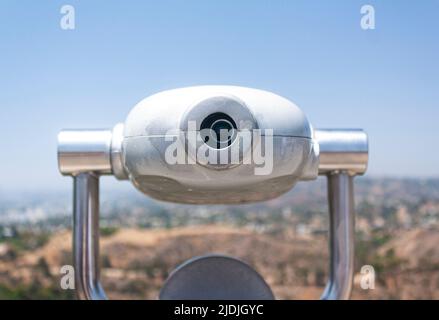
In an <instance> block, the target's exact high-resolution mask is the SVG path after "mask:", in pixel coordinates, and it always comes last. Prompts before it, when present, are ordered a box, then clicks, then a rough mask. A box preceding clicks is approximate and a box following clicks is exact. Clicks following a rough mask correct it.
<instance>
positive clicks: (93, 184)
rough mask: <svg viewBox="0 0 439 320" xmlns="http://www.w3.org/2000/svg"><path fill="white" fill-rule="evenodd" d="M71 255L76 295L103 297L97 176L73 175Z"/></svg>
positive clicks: (92, 297) (90, 297)
mask: <svg viewBox="0 0 439 320" xmlns="http://www.w3.org/2000/svg"><path fill="white" fill-rule="evenodd" d="M73 179H74V196H73V197H74V200H73V201H74V202H73V212H74V218H73V219H74V221H73V258H74V264H75V286H76V292H77V294H78V297H79V298H80V299H92V300H103V299H107V297H106V295H105V292H104V290H103V288H102V286H101V283H100V281H99V273H100V272H99V270H100V268H99V176H98V175H97V174H94V173H80V174H78V175H76V176H74V178H73Z"/></svg>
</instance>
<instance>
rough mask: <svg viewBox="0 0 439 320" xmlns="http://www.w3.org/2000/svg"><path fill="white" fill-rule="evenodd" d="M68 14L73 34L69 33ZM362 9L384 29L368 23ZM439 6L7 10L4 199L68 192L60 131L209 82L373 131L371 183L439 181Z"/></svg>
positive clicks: (2, 71)
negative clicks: (11, 193) (268, 94)
mask: <svg viewBox="0 0 439 320" xmlns="http://www.w3.org/2000/svg"><path fill="white" fill-rule="evenodd" d="M65 4H69V5H72V6H73V7H74V8H75V16H76V28H75V30H62V29H61V28H60V19H61V18H62V14H61V13H60V9H61V7H62V6H63V5H65ZM365 4H371V5H373V6H374V8H375V10H376V29H375V30H368V31H366V30H362V29H361V27H360V20H361V13H360V9H361V7H362V6H363V5H365ZM438 9H439V2H437V1H433V0H432V1H422V2H418V3H416V2H413V1H399V2H398V4H397V5H396V4H395V3H390V2H384V1H367V2H365V1H337V2H328V1H294V2H293V1H240V2H236V1H185V2H183V1H165V2H145V1H130V2H125V3H115V2H112V3H110V2H108V1H93V2H86V1H51V2H35V1H9V0H7V1H2V2H1V4H0V52H1V53H0V57H1V59H0V86H1V88H2V90H1V91H0V118H1V119H2V120H3V123H2V125H3V135H2V137H1V138H0V142H1V146H2V155H3V156H2V160H1V164H2V165H1V166H0V176H1V179H0V192H3V191H8V190H62V189H67V188H68V187H70V183H71V180H70V179H67V178H63V177H62V176H61V175H60V174H59V173H58V168H57V159H56V137H57V133H58V131H59V130H61V129H63V128H111V127H112V126H113V125H115V124H116V123H118V122H123V121H124V119H125V117H126V116H127V114H128V112H129V111H130V110H131V108H132V107H133V106H134V105H135V104H136V103H137V102H139V101H140V100H142V99H143V98H146V97H147V96H149V95H151V94H154V93H156V92H159V91H162V90H166V89H172V88H177V87H185V86H192V85H203V84H230V85H240V86H247V87H254V88H259V89H264V90H268V91H272V92H274V93H277V94H280V95H282V96H285V97H286V98H289V99H290V100H292V101H293V102H295V103H296V104H297V105H298V106H299V107H300V108H302V110H303V111H304V112H305V113H306V115H307V116H308V118H309V120H310V121H311V123H312V124H313V126H314V127H316V128H349V127H353V128H363V129H365V130H366V131H367V132H368V134H369V137H370V162H369V163H370V166H369V170H368V175H369V176H397V177H438V176H439V175H438V169H437V163H439V150H437V149H436V148H435V147H436V146H437V145H438V142H437V137H438V136H439V126H438V123H437V122H438V119H439V108H438V102H437V101H439V62H438V59H437V57H438V56H439V42H438V40H437V39H438V33H439V20H438V19H437V12H438ZM108 180H109V181H114V179H112V178H111V179H108ZM107 182H108V181H106V183H107ZM109 184H110V185H111V182H110V183H109ZM113 185H116V184H115V183H113Z"/></svg>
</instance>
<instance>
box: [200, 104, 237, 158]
mask: <svg viewBox="0 0 439 320" xmlns="http://www.w3.org/2000/svg"><path fill="white" fill-rule="evenodd" d="M200 131H201V138H202V139H203V141H204V142H205V143H206V144H207V145H209V146H210V147H211V148H215V149H223V148H226V147H228V146H230V145H231V144H232V142H233V141H234V140H235V138H236V123H235V121H234V120H233V119H232V118H231V117H230V116H228V115H227V114H225V113H222V112H215V113H212V114H211V115H209V116H207V117H206V118H205V119H204V120H203V121H202V122H201V126H200Z"/></svg>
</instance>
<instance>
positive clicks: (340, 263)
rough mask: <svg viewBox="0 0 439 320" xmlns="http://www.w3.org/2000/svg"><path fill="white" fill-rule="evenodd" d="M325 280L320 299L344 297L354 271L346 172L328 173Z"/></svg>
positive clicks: (350, 192) (352, 225)
mask: <svg viewBox="0 0 439 320" xmlns="http://www.w3.org/2000/svg"><path fill="white" fill-rule="evenodd" d="M327 177H328V203H329V219H330V226H329V252H330V265H329V279H328V283H327V285H326V288H325V291H324V292H323V295H322V297H321V299H323V300H346V299H349V297H350V294H351V290H352V280H353V274H354V241H355V213H354V192H353V190H354V186H353V177H352V176H350V175H349V174H348V173H347V172H335V173H330V174H328V176H327Z"/></svg>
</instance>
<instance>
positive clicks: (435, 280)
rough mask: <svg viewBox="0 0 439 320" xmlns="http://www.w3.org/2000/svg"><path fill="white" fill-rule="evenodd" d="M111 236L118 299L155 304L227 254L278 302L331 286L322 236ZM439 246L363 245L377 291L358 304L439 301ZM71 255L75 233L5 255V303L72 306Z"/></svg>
mask: <svg viewBox="0 0 439 320" xmlns="http://www.w3.org/2000/svg"><path fill="white" fill-rule="evenodd" d="M106 234H107V236H104V237H103V238H102V242H101V245H102V264H103V283H104V286H105V287H106V288H107V291H108V293H109V296H110V297H112V298H120V299H155V298H156V297H157V295H158V291H159V289H160V287H161V285H162V284H163V281H164V280H165V279H166V277H167V276H168V275H169V273H170V272H171V271H172V270H173V269H174V268H175V267H176V266H177V265H179V264H180V263H182V262H183V261H185V260H186V259H188V258H191V257H193V256H198V255H203V254H206V253H223V254H228V255H231V256H235V257H238V258H241V259H243V260H244V261H246V262H248V263H250V264H251V265H252V266H253V267H255V269H257V270H258V271H259V272H260V273H261V274H262V275H263V277H264V278H265V279H266V281H267V282H268V283H269V284H270V286H271V287H272V288H273V291H274V293H275V295H276V297H277V298H278V299H316V298H318V297H319V295H320V293H321V291H322V290H323V286H324V284H325V279H326V274H327V263H328V253H327V242H326V239H325V236H324V235H321V236H299V235H287V234H284V235H281V236H279V235H269V234H261V233H255V232H253V231H250V230H249V229H246V228H240V229H238V228H231V227H226V226H221V225H209V226H198V227H184V228H174V229H160V230H144V229H143V230H141V229H120V230H116V229H114V230H111V232H106ZM437 243H439V229H438V228H437V227H436V228H432V229H415V230H411V231H408V232H401V233H399V234H395V236H394V237H392V238H388V239H386V240H385V241H360V243H359V244H358V251H357V254H358V255H357V269H359V268H360V267H361V265H362V264H363V263H369V264H372V265H374V266H376V269H377V272H378V274H377V285H376V289H375V290H372V291H363V290H361V289H360V288H359V286H358V283H357V284H356V286H355V289H354V296H353V297H354V298H362V299H363V298H365V299H381V298H384V299H387V298H395V299H398V298H423V299H431V298H436V299H438V298H439V247H438V246H437ZM70 247H71V238H70V233H68V232H61V233H58V234H56V235H54V236H52V237H51V238H50V239H49V240H48V242H47V243H46V244H44V245H43V246H41V247H40V248H38V249H36V250H31V251H22V252H18V253H15V255H14V254H11V252H10V251H11V250H13V247H12V246H10V248H9V249H8V248H6V249H5V248H4V249H3V255H0V298H7V296H6V295H9V296H12V297H14V295H15V297H17V298H19V297H23V296H24V297H26V298H33V299H36V298H42V297H49V298H72V295H71V292H60V291H59V289H58V281H59V268H60V266H61V265H63V264H69V263H70ZM8 250H9V253H8ZM358 264H360V265H359V266H358ZM357 278H358V277H357ZM14 288H19V292H17V290H18V289H17V290H15V291H14ZM26 290H27V291H26ZM2 295H3V296H2Z"/></svg>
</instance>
